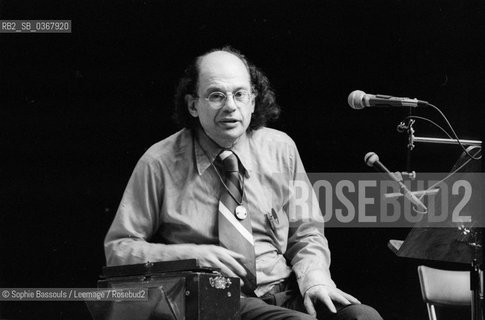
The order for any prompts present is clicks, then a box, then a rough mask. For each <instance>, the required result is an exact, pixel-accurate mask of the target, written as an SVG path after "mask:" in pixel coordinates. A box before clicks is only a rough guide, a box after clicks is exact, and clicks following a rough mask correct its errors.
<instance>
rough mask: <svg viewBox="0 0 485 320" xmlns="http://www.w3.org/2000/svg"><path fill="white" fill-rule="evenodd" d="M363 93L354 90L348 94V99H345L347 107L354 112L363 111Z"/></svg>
mask: <svg viewBox="0 0 485 320" xmlns="http://www.w3.org/2000/svg"><path fill="white" fill-rule="evenodd" d="M364 95H365V92H364V91H361V90H354V91H352V92H351V93H350V94H349V97H348V98H347V102H348V103H349V106H350V107H351V108H352V109H355V110H360V109H364V107H365V106H364V102H363V98H364Z"/></svg>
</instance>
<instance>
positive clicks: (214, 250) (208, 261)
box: [179, 244, 247, 278]
mask: <svg viewBox="0 0 485 320" xmlns="http://www.w3.org/2000/svg"><path fill="white" fill-rule="evenodd" d="M179 249H180V250H184V251H185V252H184V256H185V257H184V258H186V259H197V260H198V261H199V263H200V264H201V265H202V266H207V267H215V268H219V269H220V270H221V272H222V273H224V274H225V275H226V276H229V277H239V278H241V277H242V278H244V277H245V276H246V274H247V273H246V270H245V269H244V268H243V267H242V265H241V263H239V262H243V261H244V260H245V258H244V256H243V255H241V254H239V253H237V252H234V251H231V250H228V249H226V248H223V247H220V246H216V245H196V244H187V245H183V248H179Z"/></svg>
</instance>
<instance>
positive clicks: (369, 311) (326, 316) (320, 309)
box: [274, 290, 382, 320]
mask: <svg viewBox="0 0 485 320" xmlns="http://www.w3.org/2000/svg"><path fill="white" fill-rule="evenodd" d="M274 296H275V298H276V300H277V301H278V300H279V301H280V302H281V303H276V304H277V305H281V306H283V307H286V308H289V309H292V310H298V311H301V312H304V313H306V309H305V306H304V305H303V299H302V298H301V295H300V292H299V291H296V290H288V291H284V292H280V293H278V294H276V295H274ZM278 298H279V299H278ZM335 307H336V308H337V313H336V314H335V313H331V312H330V311H329V310H328V309H327V307H326V306H324V305H323V304H322V303H317V304H316V310H317V318H318V320H382V317H381V315H380V314H379V313H378V312H377V311H376V310H375V309H374V308H372V307H370V306H368V305H365V304H351V305H346V306H344V305H339V304H335Z"/></svg>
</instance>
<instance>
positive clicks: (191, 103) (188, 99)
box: [185, 94, 199, 118]
mask: <svg viewBox="0 0 485 320" xmlns="http://www.w3.org/2000/svg"><path fill="white" fill-rule="evenodd" d="M185 103H186V104H187V109H188V110H189V113H190V115H191V116H192V117H194V118H197V117H198V116H199V114H198V112H197V108H196V107H195V99H194V97H193V96H192V95H191V94H186V95H185Z"/></svg>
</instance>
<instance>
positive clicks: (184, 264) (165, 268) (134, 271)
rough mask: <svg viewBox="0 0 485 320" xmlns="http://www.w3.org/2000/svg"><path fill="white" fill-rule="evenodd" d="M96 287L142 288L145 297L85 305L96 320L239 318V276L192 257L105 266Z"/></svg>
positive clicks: (209, 319)
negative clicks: (207, 265)
mask: <svg viewBox="0 0 485 320" xmlns="http://www.w3.org/2000/svg"><path fill="white" fill-rule="evenodd" d="M98 287H99V288H106V289H110V288H145V289H148V301H147V302H139V301H137V302H127V301H116V302H110V303H109V302H101V303H97V305H96V306H93V305H91V306H89V305H88V307H90V311H91V314H92V315H93V318H94V319H96V320H97V319H103V320H107V319H110V320H111V319H113V320H114V319H116V320H121V319H140V320H146V319H177V320H181V319H187V320H232V319H235V320H237V319H240V314H239V299H240V282H239V278H231V277H225V276H223V275H221V274H220V273H219V272H217V270H214V269H210V268H203V267H200V266H198V264H197V261H196V260H183V261H174V262H158V263H146V264H140V265H129V266H117V267H105V268H104V269H103V275H102V279H101V280H99V281H98ZM103 303H104V305H103ZM100 306H102V307H100Z"/></svg>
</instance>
